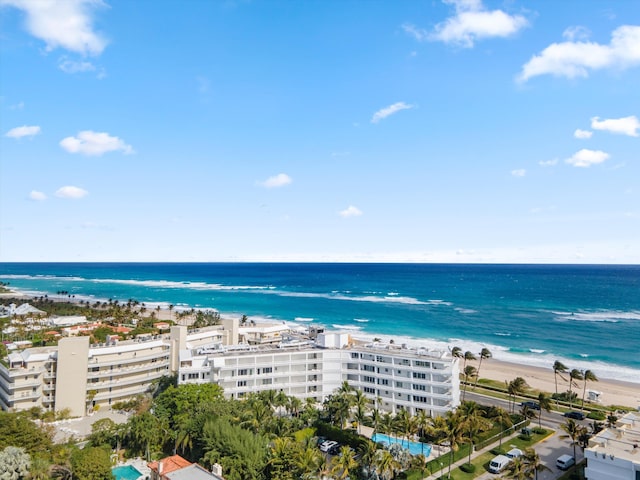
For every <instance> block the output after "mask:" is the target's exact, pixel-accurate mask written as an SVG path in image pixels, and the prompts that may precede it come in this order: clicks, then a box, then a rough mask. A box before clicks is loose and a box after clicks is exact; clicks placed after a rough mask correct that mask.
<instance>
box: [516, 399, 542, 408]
mask: <svg viewBox="0 0 640 480" xmlns="http://www.w3.org/2000/svg"><path fill="white" fill-rule="evenodd" d="M520 406H521V407H528V408H530V409H531V410H540V404H539V403H538V402H532V401H526V402H522V403H521V404H520Z"/></svg>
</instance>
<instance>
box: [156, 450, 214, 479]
mask: <svg viewBox="0 0 640 480" xmlns="http://www.w3.org/2000/svg"><path fill="white" fill-rule="evenodd" d="M149 469H150V470H151V480H224V478H222V467H221V466H220V465H218V464H214V466H213V468H212V471H211V472H210V471H208V470H207V469H206V468H204V467H201V466H200V465H198V464H197V463H191V462H190V461H188V460H186V459H184V458H182V457H181V456H180V455H173V456H171V457H166V458H163V459H162V460H158V461H157V462H151V463H149Z"/></svg>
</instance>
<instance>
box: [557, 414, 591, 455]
mask: <svg viewBox="0 0 640 480" xmlns="http://www.w3.org/2000/svg"><path fill="white" fill-rule="evenodd" d="M560 428H562V430H564V431H565V432H567V434H566V435H562V437H561V438H570V439H571V445H573V458H575V459H576V460H577V457H576V443H578V438H579V437H580V435H582V434H583V433H584V430H585V428H584V427H583V426H582V425H579V424H577V423H576V422H575V420H574V419H573V418H570V419H568V420H567V422H566V423H561V424H560Z"/></svg>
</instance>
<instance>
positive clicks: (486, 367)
mask: <svg viewBox="0 0 640 480" xmlns="http://www.w3.org/2000/svg"><path fill="white" fill-rule="evenodd" d="M10 297H15V298H21V299H24V301H28V300H29V299H32V298H35V295H31V294H29V293H24V292H21V291H19V290H14V289H11V291H10V292H3V293H0V298H10ZM49 299H50V300H53V301H57V302H69V303H76V304H77V303H79V302H80V300H83V299H85V298H84V297H83V298H75V297H74V298H67V297H61V298H56V296H55V295H51V296H50V297H49ZM92 300H93V301H95V300H98V299H97V298H95V297H92ZM165 304H166V302H162V301H159V302H152V303H149V305H165ZM181 310H182V308H180V307H177V308H175V309H174V311H173V312H172V311H170V310H169V309H168V308H167V307H161V308H160V310H155V309H154V310H153V311H154V312H156V319H157V320H160V321H161V320H172V321H177V319H176V313H177V312H178V311H181ZM204 310H212V309H204ZM213 310H215V309H213ZM221 315H223V316H230V315H229V314H222V313H221ZM249 318H250V319H251V318H252V316H249ZM254 318H255V317H254ZM273 321H274V322H279V321H278V320H273ZM281 321H282V320H281ZM263 322H267V320H266V319H259V320H258V323H263ZM284 322H285V323H287V324H288V325H290V326H293V325H300V323H298V322H296V321H284ZM305 325H307V324H306V323H305ZM316 325H319V324H316ZM323 326H324V327H325V328H328V329H331V330H340V329H336V328H331V326H330V325H323ZM346 333H349V334H350V335H351V336H352V337H353V338H356V339H359V340H365V341H371V340H372V339H373V338H375V337H378V338H382V339H384V340H385V341H389V340H390V339H392V338H393V339H396V343H405V341H406V343H408V344H412V345H415V344H423V345H424V344H431V347H433V348H432V349H438V350H442V349H443V348H450V346H449V344H451V343H455V344H460V345H461V346H462V349H463V350H467V349H469V350H471V351H473V352H474V354H477V352H476V351H475V350H479V348H477V345H480V343H479V342H476V341H472V340H469V341H463V340H460V341H456V342H444V341H440V340H436V339H429V338H419V337H409V336H406V337H405V336H403V337H399V336H390V335H386V334H374V333H369V332H365V331H362V330H359V329H358V330H349V331H346ZM398 339H400V342H398V341H397V340H398ZM465 344H467V346H469V344H473V348H465ZM506 351H507V352H508V350H506ZM500 352H502V349H501V348H497V349H495V351H494V350H492V353H494V355H495V354H496V353H497V354H498V355H499V354H500ZM515 355H516V354H513V353H512V354H511V356H515ZM554 358H555V359H559V360H560V361H562V362H563V363H564V364H565V365H566V366H567V367H568V368H569V369H571V368H577V366H576V363H579V364H581V365H589V368H591V369H592V371H593V372H594V373H595V374H596V376H597V377H598V381H597V382H588V384H587V390H596V391H600V392H602V396H601V402H600V403H598V404H594V405H602V406H607V405H620V406H627V407H631V408H634V409H636V408H640V378H638V382H639V383H634V382H630V381H626V380H621V379H615V378H610V377H606V376H603V377H602V378H601V377H600V375H599V373H598V364H597V363H595V362H589V361H588V360H584V361H578V362H576V361H572V360H569V359H564V358H558V356H556V357H554ZM526 359H527V357H525V356H523V357H522V360H523V361H522V362H516V361H512V360H511V358H510V359H509V360H504V359H501V358H490V359H486V360H484V361H483V362H482V366H481V369H480V378H487V379H490V380H495V381H500V382H502V381H505V380H506V381H511V380H513V379H514V378H516V377H522V378H524V379H525V380H526V382H527V383H528V385H529V386H530V387H531V388H532V389H534V390H540V391H544V392H547V393H549V394H552V393H554V392H555V381H554V374H553V370H552V365H553V360H550V362H549V367H548V368H544V367H542V366H539V365H531V364H528V363H526V362H525V361H524V360H526ZM468 364H469V365H473V366H474V367H476V368H477V367H478V360H474V361H469V362H468ZM578 366H580V365H578ZM611 367H618V366H615V365H611ZM618 368H622V367H618ZM624 368H628V369H629V370H633V369H631V368H629V367H624ZM460 370H461V371H462V366H461V368H460ZM565 378H566V375H565ZM636 378H637V377H636ZM577 383H578V386H577V387H575V386H574V389H573V390H574V391H575V392H576V393H577V394H578V399H579V400H578V404H580V402H581V398H582V389H583V382H582V381H578V382H577ZM567 389H568V383H567V382H566V381H564V380H562V379H560V378H558V392H563V391H566V390H567ZM585 403H587V402H586V401H585Z"/></svg>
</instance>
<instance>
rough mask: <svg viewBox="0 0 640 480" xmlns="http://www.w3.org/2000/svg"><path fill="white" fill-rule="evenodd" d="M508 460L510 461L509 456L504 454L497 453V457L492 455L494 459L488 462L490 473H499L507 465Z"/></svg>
mask: <svg viewBox="0 0 640 480" xmlns="http://www.w3.org/2000/svg"><path fill="white" fill-rule="evenodd" d="M509 462H511V459H510V458H509V457H506V456H504V455H498V456H497V457H494V459H493V460H491V461H490V462H489V471H490V472H491V473H500V472H501V471H502V470H504V469H505V468H507V465H509Z"/></svg>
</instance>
